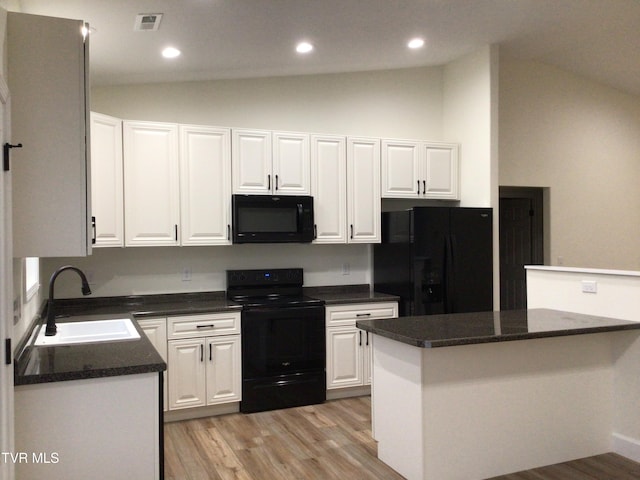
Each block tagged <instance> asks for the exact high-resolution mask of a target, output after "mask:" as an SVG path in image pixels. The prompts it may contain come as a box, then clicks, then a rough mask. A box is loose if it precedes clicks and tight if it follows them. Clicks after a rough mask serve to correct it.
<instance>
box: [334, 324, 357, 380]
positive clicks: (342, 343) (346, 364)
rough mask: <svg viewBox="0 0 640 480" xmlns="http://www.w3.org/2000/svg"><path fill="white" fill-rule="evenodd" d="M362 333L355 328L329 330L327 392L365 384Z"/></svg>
mask: <svg viewBox="0 0 640 480" xmlns="http://www.w3.org/2000/svg"><path fill="white" fill-rule="evenodd" d="M362 333H363V332H362V331H361V330H359V329H357V328H355V327H331V328H328V329H327V390H330V389H333V388H342V387H354V386H358V385H362V384H363V370H362V368H363V367H362V360H363V357H362V345H361V343H362Z"/></svg>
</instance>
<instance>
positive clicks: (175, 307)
mask: <svg viewBox="0 0 640 480" xmlns="http://www.w3.org/2000/svg"><path fill="white" fill-rule="evenodd" d="M55 304H56V313H60V314H69V315H86V314H92V315H93V314H113V313H131V314H132V315H134V316H135V317H137V318H145V317H163V316H170V315H194V314H198V313H211V312H225V311H229V310H239V309H241V308H242V306H241V305H238V304H237V303H234V302H230V301H227V299H226V298H225V292H195V293H167V294H159V295H129V296H122V297H93V298H92V297H85V298H69V299H60V300H56V302H55Z"/></svg>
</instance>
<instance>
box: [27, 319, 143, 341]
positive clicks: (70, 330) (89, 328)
mask: <svg viewBox="0 0 640 480" xmlns="http://www.w3.org/2000/svg"><path fill="white" fill-rule="evenodd" d="M57 325H58V331H57V333H56V334H55V335H53V336H49V337H48V336H45V334H44V333H45V328H44V326H43V327H42V328H41V329H40V332H39V333H38V336H37V338H36V341H35V345H36V346H52V345H71V344H77V343H93V342H113V341H116V340H136V339H139V338H140V334H139V333H138V331H137V330H136V327H135V326H134V325H133V322H132V321H131V319H130V318H114V319H108V320H92V321H80V322H66V323H58V324H57Z"/></svg>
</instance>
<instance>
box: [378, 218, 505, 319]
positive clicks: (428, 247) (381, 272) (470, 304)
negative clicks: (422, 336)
mask: <svg viewBox="0 0 640 480" xmlns="http://www.w3.org/2000/svg"><path fill="white" fill-rule="evenodd" d="M492 224H493V221H492V210H491V209H490V208H463V207H414V208H412V209H409V210H405V211H401V212H384V213H383V214H382V243H381V244H377V245H375V246H374V250H373V265H374V267H373V268H374V272H373V273H374V289H375V290H376V291H377V292H383V293H390V294H394V295H398V296H399V297H400V299H401V300H400V305H399V307H400V315H402V316H407V315H432V314H438V313H462V312H480V311H489V310H493V246H492V245H493V233H492V232H493V227H492Z"/></svg>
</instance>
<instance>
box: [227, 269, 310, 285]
mask: <svg viewBox="0 0 640 480" xmlns="http://www.w3.org/2000/svg"><path fill="white" fill-rule="evenodd" d="M302 284H303V270H302V268H271V269H264V270H227V288H229V287H257V286H261V285H300V286H301V285H302Z"/></svg>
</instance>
